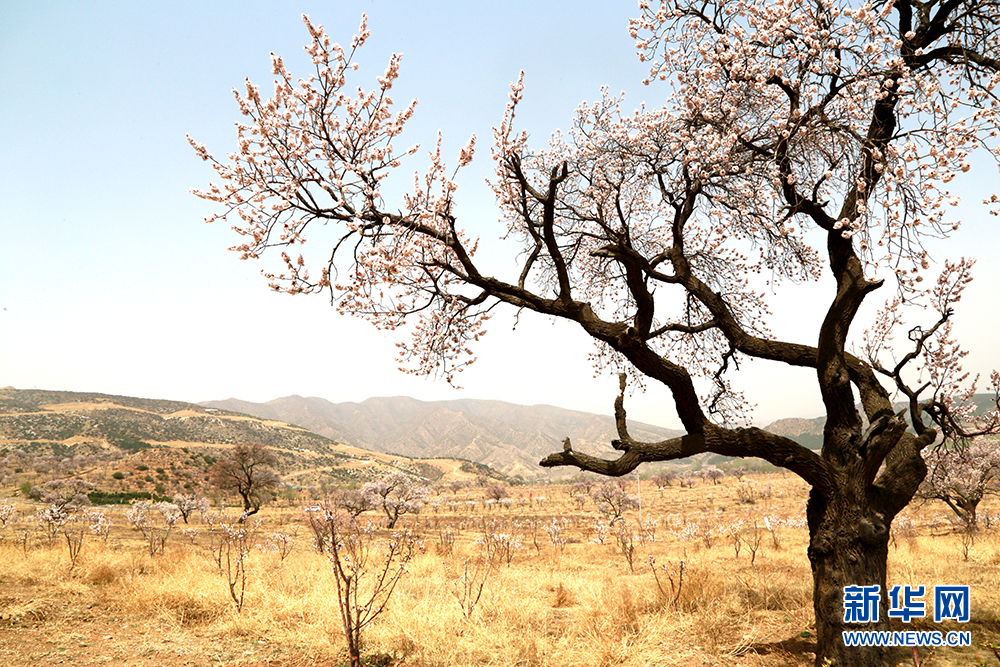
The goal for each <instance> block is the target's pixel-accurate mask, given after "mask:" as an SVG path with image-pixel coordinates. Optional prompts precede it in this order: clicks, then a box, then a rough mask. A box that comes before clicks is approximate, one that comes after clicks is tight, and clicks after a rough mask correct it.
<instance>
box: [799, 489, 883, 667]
mask: <svg viewBox="0 0 1000 667" xmlns="http://www.w3.org/2000/svg"><path fill="white" fill-rule="evenodd" d="M867 495H868V494H865V493H861V494H852V493H848V492H846V490H845V489H840V492H838V493H837V497H835V498H830V499H827V498H823V497H821V496H820V494H818V493H817V492H816V491H813V492H812V493H811V494H810V497H809V505H808V510H807V517H808V520H809V561H810V562H811V564H812V571H813V606H814V610H815V614H816V643H817V647H816V666H817V667H824V666H825V665H827V664H829V665H831V666H835V667H887V666H891V665H895V664H896V661H895V660H894V659H893V658H894V657H895V654H896V652H897V651H898V649H894V648H885V647H877V646H847V645H846V644H845V642H844V639H843V634H842V633H843V631H845V630H880V631H887V630H889V617H888V610H889V606H888V602H889V601H888V593H887V591H886V559H887V557H888V553H889V522H890V521H891V518H887V516H886V512H883V511H879V508H878V507H876V506H875V503H873V502H872V499H871V498H870V497H866V496H867ZM845 586H878V587H879V589H878V591H879V602H878V606H877V609H878V620H877V621H875V622H868V623H854V622H850V623H849V622H846V621H845V605H844V587H845ZM827 659H829V660H830V662H829V663H827V662H826V660H827Z"/></svg>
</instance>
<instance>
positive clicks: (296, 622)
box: [0, 474, 1000, 667]
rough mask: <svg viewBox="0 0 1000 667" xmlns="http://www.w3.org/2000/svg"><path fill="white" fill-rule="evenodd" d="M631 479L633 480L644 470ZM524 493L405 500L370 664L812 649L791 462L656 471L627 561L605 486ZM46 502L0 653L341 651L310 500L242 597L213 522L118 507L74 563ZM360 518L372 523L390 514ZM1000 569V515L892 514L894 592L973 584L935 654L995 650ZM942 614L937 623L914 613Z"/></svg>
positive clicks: (265, 659) (22, 661)
mask: <svg viewBox="0 0 1000 667" xmlns="http://www.w3.org/2000/svg"><path fill="white" fill-rule="evenodd" d="M747 480H749V481H747ZM628 484H629V491H630V492H632V493H635V492H636V481H635V480H634V479H633V480H631V481H629V482H628ZM741 485H743V486H741ZM751 490H752V492H753V500H754V501H755V502H753V503H745V502H741V500H740V498H739V494H738V491H742V493H743V495H744V496H746V495H747V494H748V492H749V491H751ZM509 491H510V493H511V498H510V499H509V500H507V501H506V502H505V503H504V504H505V505H506V506H501V505H500V504H492V503H488V502H487V501H486V500H485V499H484V495H485V494H484V490H483V489H479V488H475V487H472V488H466V489H463V490H461V491H459V492H458V493H457V495H456V494H452V493H451V492H450V491H448V492H443V493H442V495H440V496H438V497H437V498H438V499H439V500H438V502H436V503H435V506H433V507H432V506H430V505H428V506H426V507H425V508H424V509H423V511H422V512H421V513H420V514H418V515H406V516H405V520H406V522H407V523H408V525H409V527H410V528H412V530H413V531H414V533H415V534H416V535H417V536H419V538H420V539H421V546H420V547H419V549H418V552H417V555H416V556H415V557H414V559H413V560H412V561H411V562H410V563H409V565H408V568H407V570H408V571H407V573H406V574H405V575H404V576H403V578H402V579H401V580H400V583H399V585H398V588H397V589H396V591H395V594H394V595H393V597H392V599H391V601H390V603H389V606H388V608H387V610H386V611H385V613H383V614H382V615H381V616H379V617H378V618H377V619H376V620H375V622H374V623H373V624H372V625H371V626H370V627H368V628H367V629H366V631H365V633H364V635H363V638H364V650H363V655H364V656H365V658H366V664H373V665H400V666H403V665H405V666H413V667H416V666H421V667H423V666H427V667H431V666H441V667H451V666H465V665H470V666H471V665H490V666H497V667H501V666H503V667H514V666H521V665H525V666H526V665H539V666H541V665H545V666H552V667H556V666H559V667H570V666H581V667H582V666H588V667H589V666H602V665H622V666H630V667H631V666H634V667H645V666H650V665H744V666H747V667H750V666H760V667H765V666H766V667H779V666H793V665H811V664H812V661H813V654H812V653H811V651H812V649H813V647H814V643H813V638H812V635H813V632H812V630H813V627H812V625H811V624H812V603H811V576H810V570H809V564H808V561H807V559H806V542H807V531H806V529H805V527H804V507H805V497H806V489H805V485H804V483H803V482H801V481H800V480H798V479H797V478H795V477H793V476H791V475H780V474H773V475H756V476H753V477H752V478H746V480H744V481H743V482H739V481H737V480H736V479H734V478H726V479H724V480H723V481H722V482H721V483H720V484H718V485H713V484H711V483H710V482H700V483H699V484H698V485H696V486H694V487H693V488H679V487H677V486H674V487H669V488H666V489H664V490H663V491H662V493H661V492H660V491H659V490H657V489H656V487H655V486H653V484H652V483H650V482H643V483H642V488H641V493H640V496H641V498H642V510H641V520H642V521H643V522H644V524H645V526H646V530H645V531H642V530H640V529H639V527H638V526H639V523H638V522H639V521H640V513H639V512H638V511H635V510H631V511H629V512H628V514H627V521H628V525H629V527H630V529H631V530H630V531H628V533H626V536H627V535H628V534H631V535H632V537H633V542H632V546H633V548H634V551H633V554H632V555H633V559H632V568H630V567H629V563H628V561H627V559H626V557H625V555H624V554H623V549H622V547H621V545H620V544H619V542H618V539H617V538H616V536H615V534H614V532H613V531H612V532H609V533H608V535H607V536H606V539H605V540H604V543H603V544H600V543H597V542H599V538H600V532H601V531H600V530H595V523H596V522H597V520H598V519H599V518H600V515H599V514H598V512H597V510H596V509H595V506H594V503H593V502H591V501H590V500H586V501H585V502H582V501H583V499H582V498H578V499H574V498H572V497H571V495H570V492H569V487H565V486H532V487H513V488H511V489H509ZM542 495H544V496H546V498H544V499H541V498H540V496H542ZM36 509H37V508H36V507H32V506H29V505H18V512H19V514H20V517H21V518H20V520H19V521H18V522H16V523H12V524H9V525H7V526H6V527H5V528H4V529H3V531H2V532H0V536H2V537H3V539H2V541H0V664H2V665H9V666H11V667H20V666H24V667H27V666H32V667H37V666H39V665H114V666H118V665H121V666H125V665H130V666H131V665H150V666H154V665H155V666H165V667H180V666H182V665H183V666H192V667H193V666H205V667H207V666H209V665H212V666H215V665H220V666H221V665H243V666H246V667H264V666H265V665H266V666H268V667H293V666H299V665H301V666H308V665H314V666H323V667H333V666H334V665H341V664H346V662H345V660H346V659H345V655H344V648H343V647H344V641H343V633H342V630H341V622H340V616H339V611H338V606H337V600H336V592H335V587H334V579H333V575H332V573H331V566H330V563H329V561H328V557H327V556H326V555H324V554H320V553H318V552H317V550H316V549H315V548H314V547H313V545H312V533H311V531H310V529H309V528H308V526H307V525H306V524H305V523H304V522H303V513H302V511H301V509H300V508H293V507H281V506H272V507H267V508H265V509H264V510H263V511H262V512H261V518H262V522H261V524H260V525H259V526H258V528H257V530H256V533H255V539H256V542H257V543H258V544H259V545H261V546H263V545H264V544H265V541H266V539H267V537H268V536H269V535H273V534H274V533H276V532H278V533H281V534H283V535H288V536H291V538H292V540H293V543H292V545H291V550H290V552H289V553H287V555H286V557H284V558H282V554H281V553H276V552H273V551H268V550H266V549H257V548H255V549H253V551H252V552H251V553H250V555H249V556H248V558H247V559H246V561H245V565H246V588H245V593H244V597H243V605H242V609H239V610H238V609H237V605H236V604H235V602H234V599H233V597H232V596H231V595H230V589H229V585H228V581H229V579H227V576H226V574H225V573H224V572H220V567H219V563H218V562H217V561H216V560H215V559H214V558H213V555H212V550H211V545H212V544H213V538H214V535H213V528H212V526H211V525H210V524H208V523H204V522H203V521H202V519H200V518H194V519H192V523H191V524H190V525H186V526H185V525H184V524H178V525H177V527H176V528H175V529H174V530H173V531H172V532H171V534H170V535H169V537H168V539H167V542H166V544H165V549H164V551H163V553H157V554H156V555H153V556H151V555H150V553H149V551H150V549H149V545H148V544H147V542H146V541H145V540H144V539H143V538H142V536H141V535H140V534H139V533H138V532H137V531H135V530H134V529H132V528H131V527H130V526H129V525H128V523H127V521H126V520H125V511H124V510H122V509H106V510H105V511H106V513H107V515H108V516H109V517H110V518H111V519H112V521H113V526H112V529H111V532H110V535H109V536H108V539H107V540H106V541H104V540H103V539H102V538H101V537H99V536H95V535H92V534H89V533H88V534H86V535H85V536H84V541H83V545H82V550H81V552H80V555H79V558H78V559H77V562H76V565H75V567H72V568H71V567H70V565H71V561H70V558H69V550H68V546H67V541H66V539H65V538H64V536H62V535H56V536H55V538H54V539H53V540H51V541H50V540H49V539H48V537H47V535H46V533H45V532H44V531H43V530H42V529H41V528H39V527H38V526H37V522H36V521H35V519H34V513H35V510H36ZM986 509H987V511H988V512H990V513H991V514H992V513H994V512H996V511H997V510H996V505H994V506H992V507H987V508H986ZM365 516H370V518H371V519H372V520H374V521H378V520H379V516H378V514H376V513H375V512H368V513H366V515H363V517H365ZM987 516H988V517H989V516H990V515H987ZM553 522H555V523H553ZM654 522H655V526H654ZM993 525H994V526H996V524H995V523H994V524H993ZM553 526H555V528H554V527H553ZM182 529H185V530H186V531H187V532H186V534H185V532H182ZM217 530H218V526H217V525H216V528H215V529H214V531H217ZM484 534H486V535H490V536H493V537H494V538H496V537H498V536H503V535H509V536H511V538H510V539H511V541H510V542H509V547H510V550H509V555H510V561H509V563H508V562H507V558H506V555H505V554H502V555H501V556H499V557H495V558H494V559H493V562H494V565H495V567H493V568H492V569H487V568H486V567H479V568H478V569H477V563H479V562H480V559H481V557H482V547H481V544H480V543H481V540H482V537H483V535H484ZM377 535H378V536H379V539H381V537H382V536H387V535H388V533H387V532H386V531H384V530H382V531H379V533H378V534H377ZM553 538H555V539H553ZM503 539H507V538H503ZM272 541H273V540H272ZM505 544H507V542H505ZM682 563H683V579H681V573H680V568H681V564H682ZM466 564H468V566H469V569H468V570H467V569H466ZM998 566H1000V527H994V528H992V529H985V530H984V531H983V532H982V534H981V535H980V536H979V537H978V539H977V540H976V541H975V543H974V544H963V542H962V540H961V538H960V534H959V533H957V532H956V531H955V530H954V529H953V527H952V525H951V523H950V521H949V519H948V516H947V514H946V508H944V506H943V505H939V504H936V503H930V504H927V505H924V506H923V507H919V508H911V509H909V510H907V511H906V512H905V516H903V517H901V519H900V520H898V521H897V524H896V527H895V530H894V539H893V542H892V544H891V547H890V566H889V585H890V586H891V585H894V584H913V585H919V584H924V585H927V586H933V585H934V584H938V583H958V584H969V585H970V586H971V590H972V621H971V622H970V623H968V624H963V626H962V627H960V628H959V627H951V626H956V625H957V624H955V623H947V624H944V625H947V626H948V627H947V628H945V629H962V630H970V631H971V633H972V637H973V646H972V647H971V648H962V649H939V650H937V651H936V652H935V653H933V654H929V653H928V651H927V650H926V649H921V654H920V657H921V660H922V661H923V662H922V663H921V664H926V665H937V666H941V667H945V666H951V665H955V666H957V665H1000V662H997V659H996V658H995V657H994V655H993V653H992V652H991V651H990V650H989V649H987V648H983V646H982V645H983V644H984V643H985V642H998V641H1000V586H998V582H1000V576H998V575H1000V567H998ZM466 574H469V575H470V576H467V577H465V579H464V580H463V575H466ZM470 579H471V580H470ZM465 584H469V585H465ZM479 584H482V588H481V590H482V593H481V597H480V598H479V599H478V602H476V603H475V604H472V603H473V602H474V599H473V598H474V597H475V593H476V592H478V590H479V588H478V587H479ZM929 606H930V605H928V607H929ZM932 627H934V626H933V623H932V622H930V619H928V620H927V622H924V621H915V622H914V623H913V624H911V626H910V628H912V629H928V628H932ZM900 660H901V664H913V659H912V658H907V659H906V660H905V661H904V660H903V656H901V658H900Z"/></svg>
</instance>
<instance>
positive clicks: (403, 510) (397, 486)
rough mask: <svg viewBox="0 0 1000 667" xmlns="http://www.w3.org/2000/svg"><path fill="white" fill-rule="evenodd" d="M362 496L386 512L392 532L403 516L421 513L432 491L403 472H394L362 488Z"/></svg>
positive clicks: (371, 504)
mask: <svg viewBox="0 0 1000 667" xmlns="http://www.w3.org/2000/svg"><path fill="white" fill-rule="evenodd" d="M361 494H362V495H363V496H365V497H366V498H368V499H369V503H370V506H371V507H379V508H381V509H382V511H383V512H385V516H386V517H387V518H388V519H389V525H388V527H389V529H390V530H391V529H393V528H395V527H396V522H397V521H399V517H401V516H402V515H404V514H415V513H417V512H419V511H420V508H421V507H423V503H424V500H426V499H427V497H428V496H429V495H430V489H428V488H427V487H426V486H420V485H419V484H415V483H414V482H413V480H412V479H410V478H409V477H407V476H406V475H404V474H403V473H401V472H394V473H392V474H391V475H387V476H386V477H383V478H382V479H380V480H378V481H377V482H368V483H367V484H365V485H364V486H363V487H361Z"/></svg>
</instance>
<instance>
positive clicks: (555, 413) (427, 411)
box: [200, 395, 681, 478]
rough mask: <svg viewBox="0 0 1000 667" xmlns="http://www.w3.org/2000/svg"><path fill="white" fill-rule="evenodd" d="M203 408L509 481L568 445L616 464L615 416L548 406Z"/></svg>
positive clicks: (311, 400) (648, 434)
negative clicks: (461, 463) (460, 463)
mask: <svg viewBox="0 0 1000 667" xmlns="http://www.w3.org/2000/svg"><path fill="white" fill-rule="evenodd" d="M200 405H203V406H206V407H214V408H218V409H225V410H236V409H238V410H240V411H242V412H245V413H247V414H252V415H255V416H258V417H261V416H264V415H267V416H268V418H271V419H280V420H282V421H285V422H287V423H290V424H296V425H298V426H301V427H302V428H306V429H308V430H310V431H312V432H314V433H317V434H319V435H323V436H325V437H328V438H331V439H333V440H337V441H339V442H345V443H348V444H351V445H354V446H359V447H365V448H367V449H372V450H374V451H379V452H384V453H393V454H398V455H401V456H408V457H413V458H422V457H441V456H448V457H455V458H462V459H467V460H473V461H477V462H480V463H484V464H486V465H489V466H490V467H492V468H495V469H497V470H499V471H500V472H503V473H504V474H506V475H510V476H515V475H520V476H522V477H526V478H527V477H541V476H544V475H545V471H544V470H543V469H541V468H539V467H538V461H539V460H541V459H542V458H543V457H545V456H546V455H548V454H550V453H552V452H554V451H557V450H559V449H561V447H562V441H563V438H565V437H567V436H569V437H571V438H572V439H573V446H574V447H575V448H577V449H578V450H580V451H587V452H588V453H592V454H594V455H595V456H604V457H615V456H617V455H618V454H617V453H616V452H615V450H614V449H612V448H611V446H610V442H611V441H612V440H613V439H615V438H617V437H618V435H617V430H616V428H615V423H614V417H611V416H609V415H597V414H593V413H589V412H582V411H578V410H570V409H567V408H560V407H556V406H552V405H547V404H536V405H530V406H529V405H520V404H516V403H510V402H507V401H497V400H489V399H473V398H459V399H450V400H445V401H422V400H420V399H415V398H412V397H409V396H379V397H372V398H368V399H365V400H364V401H361V402H353V401H349V402H344V403H333V402H331V401H328V400H326V399H323V398H318V397H308V398H306V397H302V396H297V395H291V396H284V397H281V398H277V399H273V400H271V401H268V402H266V403H256V404H254V403H251V402H249V401H243V400H241V399H226V400H222V401H203V402H202V403H200ZM629 429H630V433H631V434H632V435H633V437H635V438H637V439H639V440H654V441H655V440H665V439H667V438H672V437H677V436H679V435H681V432H680V431H677V430H673V429H667V428H662V427H659V426H653V425H651V424H644V423H641V422H629Z"/></svg>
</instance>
